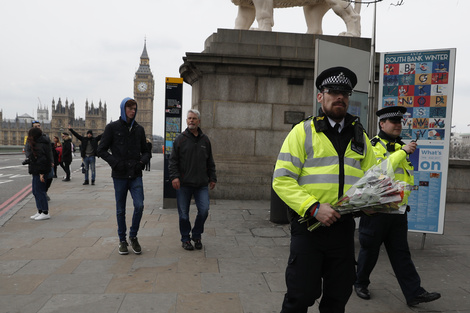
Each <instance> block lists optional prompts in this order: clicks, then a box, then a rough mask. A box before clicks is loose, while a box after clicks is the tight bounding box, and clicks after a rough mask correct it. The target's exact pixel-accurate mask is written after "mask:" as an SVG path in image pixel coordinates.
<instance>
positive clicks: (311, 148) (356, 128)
mask: <svg viewBox="0 0 470 313" xmlns="http://www.w3.org/2000/svg"><path fill="white" fill-rule="evenodd" d="M356 83H357V77H356V74H355V73H354V72H352V71H351V70H349V69H347V68H345V67H333V68H329V69H326V70H325V71H323V72H322V73H321V74H320V75H318V77H317V78H316V82H315V84H316V87H317V89H318V94H317V101H318V102H319V103H320V104H321V109H320V110H319V115H318V116H316V117H309V118H307V119H306V120H304V121H302V122H300V123H299V124H297V125H296V126H294V127H293V129H292V130H291V131H290V133H289V134H288V135H287V137H286V139H285V140H284V143H283V145H282V147H281V151H280V153H279V156H278V159H277V162H276V167H275V170H274V175H273V189H274V191H275V192H276V193H277V194H278V196H279V197H280V198H281V199H282V200H283V201H284V202H285V203H286V204H287V205H288V206H289V208H290V209H289V213H290V227H291V243H290V255H289V260H288V265H287V268H286V274H285V275H286V276H285V277H286V285H287V293H286V294H285V296H284V301H283V303H282V311H281V312H282V313H306V312H307V311H308V307H310V306H312V305H313V304H314V303H315V300H316V299H318V298H320V296H321V300H320V306H319V309H320V312H322V313H326V312H329V313H330V312H335V313H340V312H344V311H345V306H346V303H347V302H348V300H349V298H350V296H351V294H352V289H353V288H352V287H353V283H354V279H355V255H354V230H355V222H354V218H353V216H352V214H346V215H343V216H341V215H340V214H339V213H338V212H336V211H335V210H334V209H333V208H332V207H331V205H333V204H335V203H336V202H337V201H338V199H339V198H340V197H341V196H342V195H343V194H344V193H345V192H346V191H347V190H348V189H349V188H351V186H352V185H353V184H354V183H355V182H356V181H358V180H359V179H360V178H361V177H362V176H364V172H366V171H367V170H368V169H369V168H371V167H372V166H374V165H375V164H376V160H375V155H374V153H373V151H372V146H371V144H370V141H369V138H368V137H367V135H366V133H365V131H364V129H363V127H362V125H361V124H360V123H359V118H358V117H357V116H353V115H351V114H349V113H347V110H348V107H349V97H350V95H351V93H352V90H353V88H354V86H355V85H356ZM302 217H306V218H309V217H313V218H314V220H315V222H317V221H320V222H321V223H322V224H323V225H324V226H326V227H320V228H318V229H315V230H313V231H309V230H308V226H310V223H308V222H306V223H300V222H299V219H300V218H302ZM322 292H323V295H322Z"/></svg>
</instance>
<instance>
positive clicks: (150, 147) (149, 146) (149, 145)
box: [145, 138, 152, 172]
mask: <svg viewBox="0 0 470 313" xmlns="http://www.w3.org/2000/svg"><path fill="white" fill-rule="evenodd" d="M147 149H148V151H149V153H150V159H151V158H152V141H151V140H150V139H148V138H147ZM145 170H146V171H148V172H150V160H149V161H148V162H147V164H145Z"/></svg>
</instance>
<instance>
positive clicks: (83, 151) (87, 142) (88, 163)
mask: <svg viewBox="0 0 470 313" xmlns="http://www.w3.org/2000/svg"><path fill="white" fill-rule="evenodd" d="M69 130H70V132H71V133H72V134H73V135H74V136H75V137H77V139H78V140H80V141H81V142H82V145H81V148H80V155H81V157H82V160H83V164H85V182H84V183H83V185H88V184H89V183H90V181H89V180H88V177H89V175H88V173H89V170H90V168H91V184H92V185H94V184H95V178H96V172H95V162H96V150H97V149H98V141H100V140H101V136H103V135H102V134H101V135H99V136H96V137H93V131H92V130H91V129H90V130H89V131H87V132H86V137H83V136H80V135H79V134H78V133H77V132H75V131H74V130H73V129H72V127H71V126H70V125H69Z"/></svg>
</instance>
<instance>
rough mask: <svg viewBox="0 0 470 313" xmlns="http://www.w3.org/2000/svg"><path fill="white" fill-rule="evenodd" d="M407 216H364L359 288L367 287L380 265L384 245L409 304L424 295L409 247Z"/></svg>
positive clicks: (361, 226)
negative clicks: (376, 265)
mask: <svg viewBox="0 0 470 313" xmlns="http://www.w3.org/2000/svg"><path fill="white" fill-rule="evenodd" d="M407 236H408V217H407V214H406V213H405V214H382V213H379V214H374V215H372V216H362V217H361V221H360V223H359V242H360V244H361V249H360V251H359V257H358V259H357V263H358V265H357V280H356V282H355V286H356V287H367V286H369V284H370V274H371V272H372V270H373V269H374V267H375V264H376V263H377V259H378V257H379V252H380V246H381V245H382V243H384V245H385V249H386V250H387V254H388V258H389V260H390V264H391V265H392V268H393V272H394V273H395V276H396V278H397V280H398V283H399V285H400V288H401V290H402V292H403V295H404V296H405V298H406V300H407V301H410V300H411V299H413V298H414V297H416V296H418V295H420V294H422V293H423V292H425V290H424V289H423V288H422V287H421V279H420V277H419V274H418V272H417V271H416V268H415V265H414V264H413V261H412V260H411V253H410V248H409V246H408V238H407Z"/></svg>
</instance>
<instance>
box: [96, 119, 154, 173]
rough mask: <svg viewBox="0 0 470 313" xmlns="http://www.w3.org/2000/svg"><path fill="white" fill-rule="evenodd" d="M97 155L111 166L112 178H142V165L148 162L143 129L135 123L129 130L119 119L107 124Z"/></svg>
mask: <svg viewBox="0 0 470 313" xmlns="http://www.w3.org/2000/svg"><path fill="white" fill-rule="evenodd" d="M108 150H110V151H111V153H109V151H108ZM97 155H98V156H99V157H101V158H102V159H103V160H105V161H106V162H108V164H109V165H110V166H111V168H112V172H111V176H112V177H114V178H130V179H132V178H136V177H140V176H142V169H143V167H144V164H145V163H147V162H148V161H149V160H150V154H149V151H148V148H147V143H146V140H145V131H144V128H143V127H142V126H140V125H139V124H138V123H137V122H135V121H134V124H133V126H132V128H130V127H129V125H128V124H127V123H126V122H125V121H124V120H122V119H121V118H119V120H117V121H115V122H112V123H109V124H108V125H106V128H105V129H104V133H103V134H102V137H101V140H100V143H99V145H98V150H97Z"/></svg>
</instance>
